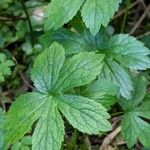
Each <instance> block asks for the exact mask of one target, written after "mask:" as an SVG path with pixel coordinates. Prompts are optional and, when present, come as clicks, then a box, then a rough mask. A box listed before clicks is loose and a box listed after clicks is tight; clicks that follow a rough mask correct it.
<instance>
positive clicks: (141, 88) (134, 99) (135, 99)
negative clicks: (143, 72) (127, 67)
mask: <svg viewBox="0 0 150 150" xmlns="http://www.w3.org/2000/svg"><path fill="white" fill-rule="evenodd" d="M132 80H133V83H134V84H133V87H134V91H132V96H131V99H130V101H126V100H125V99H123V98H121V100H120V101H119V103H120V104H121V106H122V107H123V109H124V110H126V109H133V108H134V107H136V106H137V105H138V104H139V103H140V102H141V101H142V100H143V98H144V97H145V94H146V86H147V84H146V80H145V78H144V77H142V76H138V77H137V76H133V77H132Z"/></svg>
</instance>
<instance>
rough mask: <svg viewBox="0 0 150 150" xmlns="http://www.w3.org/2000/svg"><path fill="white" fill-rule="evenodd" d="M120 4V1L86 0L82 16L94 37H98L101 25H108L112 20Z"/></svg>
mask: <svg viewBox="0 0 150 150" xmlns="http://www.w3.org/2000/svg"><path fill="white" fill-rule="evenodd" d="M119 3H120V0H111V1H110V0H86V2H85V4H84V5H83V7H82V10H81V15H82V18H83V21H84V22H85V25H86V27H87V28H89V29H90V31H91V33H92V34H93V35H96V33H97V32H98V31H99V29H100V26H101V25H103V26H105V27H106V26H107V25H108V23H109V20H110V18H112V17H113V15H114V13H115V11H116V10H118V7H119Z"/></svg>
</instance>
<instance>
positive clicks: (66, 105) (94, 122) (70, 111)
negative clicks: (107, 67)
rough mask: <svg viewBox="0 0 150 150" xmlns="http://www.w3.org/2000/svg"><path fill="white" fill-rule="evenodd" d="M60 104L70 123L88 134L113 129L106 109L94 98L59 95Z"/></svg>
mask: <svg viewBox="0 0 150 150" xmlns="http://www.w3.org/2000/svg"><path fill="white" fill-rule="evenodd" d="M56 99H58V106H59V109H60V110H61V112H62V113H63V114H64V115H65V117H66V118H67V120H68V121H69V122H70V124H71V125H72V126H73V127H74V128H77V129H78V130H80V131H81V132H84V133H88V134H99V133H100V132H106V131H108V130H111V125H110V123H109V122H108V121H107V119H109V117H110V116H109V115H108V113H107V112H106V109H105V108H104V107H103V106H102V105H101V104H99V103H97V102H95V101H94V100H90V99H88V98H85V97H82V96H75V95H61V96H57V97H56Z"/></svg>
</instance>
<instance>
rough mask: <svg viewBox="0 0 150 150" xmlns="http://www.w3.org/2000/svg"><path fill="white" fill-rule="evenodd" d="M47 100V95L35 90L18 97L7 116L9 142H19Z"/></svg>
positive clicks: (7, 137) (7, 138)
mask: <svg viewBox="0 0 150 150" xmlns="http://www.w3.org/2000/svg"><path fill="white" fill-rule="evenodd" d="M46 100H47V97H46V95H44V94H41V93H35V92H32V93H27V94H24V95H21V96H20V97H18V98H17V99H16V101H15V102H14V103H13V104H12V106H11V108H10V110H9V112H8V114H7V116H6V128H7V134H6V141H7V143H8V144H10V143H14V142H17V141H18V140H19V139H20V138H21V137H23V135H24V134H25V133H26V132H27V131H28V130H29V129H30V128H31V125H32V124H33V123H34V122H35V121H36V120H37V119H38V117H39V116H40V115H41V113H42V110H43V106H44V104H45V101H46Z"/></svg>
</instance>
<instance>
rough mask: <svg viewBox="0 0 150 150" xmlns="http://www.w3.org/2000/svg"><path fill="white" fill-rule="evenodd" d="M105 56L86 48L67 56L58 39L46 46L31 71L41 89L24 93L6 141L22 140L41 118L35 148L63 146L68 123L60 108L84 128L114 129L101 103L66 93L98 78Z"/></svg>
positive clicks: (10, 115)
mask: <svg viewBox="0 0 150 150" xmlns="http://www.w3.org/2000/svg"><path fill="white" fill-rule="evenodd" d="M103 58H104V55H103V54H95V53H94V52H85V53H79V54H77V55H75V56H73V57H70V58H69V59H65V52H64V49H63V48H62V46H61V45H59V44H57V43H54V44H52V46H51V47H50V48H47V49H45V50H44V51H43V52H42V53H41V54H40V55H39V56H38V57H37V59H36V60H35V63H34V65H33V69H32V71H31V78H32V80H33V82H34V85H35V87H36V89H37V92H32V93H27V94H24V95H22V96H20V97H19V98H18V99H17V100H16V101H15V102H14V103H13V105H12V107H11V108H10V110H9V112H8V114H7V117H6V120H7V121H6V129H7V134H6V142H7V143H8V144H10V143H13V142H16V141H17V140H19V139H20V138H21V137H22V136H24V134H25V133H26V132H27V131H28V130H29V129H30V127H31V125H32V124H33V123H34V122H35V121H36V120H38V121H37V125H36V128H35V132H34V133H33V141H32V146H33V150H40V149H49V150H54V149H55V150H59V149H60V147H61V142H62V141H63V136H64V125H63V120H62V118H61V115H60V113H59V111H58V110H60V111H61V112H62V113H63V114H64V115H65V117H66V118H67V119H68V121H69V122H70V123H71V124H72V125H73V126H74V127H75V128H77V129H78V130H80V131H82V132H85V133H90V134H98V133H100V132H102V131H108V130H110V129H111V126H110V123H109V122H108V121H107V119H108V118H109V114H108V113H107V110H106V109H105V108H104V107H103V106H102V105H101V104H100V103H97V102H96V101H94V100H91V99H88V98H85V97H82V96H77V95H67V94H64V91H67V90H69V89H71V88H74V87H77V86H82V85H85V84H87V83H90V82H91V81H92V80H94V79H95V78H96V76H97V75H98V74H99V72H100V70H101V68H102V60H103ZM95 108H96V109H95ZM71 114H73V115H74V117H75V118H72V116H71ZM89 121H90V122H92V123H93V126H91V125H89V123H88V122H89ZM85 124H86V126H84V125H85Z"/></svg>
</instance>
